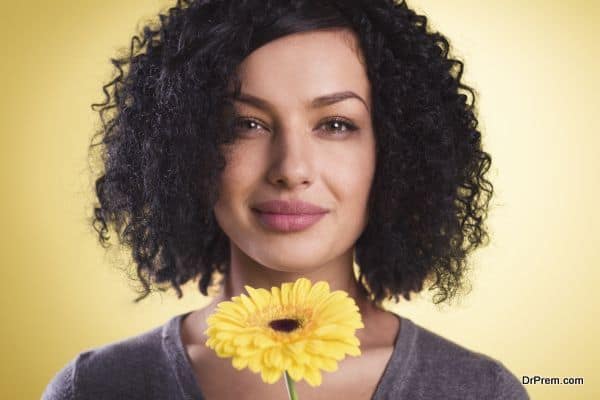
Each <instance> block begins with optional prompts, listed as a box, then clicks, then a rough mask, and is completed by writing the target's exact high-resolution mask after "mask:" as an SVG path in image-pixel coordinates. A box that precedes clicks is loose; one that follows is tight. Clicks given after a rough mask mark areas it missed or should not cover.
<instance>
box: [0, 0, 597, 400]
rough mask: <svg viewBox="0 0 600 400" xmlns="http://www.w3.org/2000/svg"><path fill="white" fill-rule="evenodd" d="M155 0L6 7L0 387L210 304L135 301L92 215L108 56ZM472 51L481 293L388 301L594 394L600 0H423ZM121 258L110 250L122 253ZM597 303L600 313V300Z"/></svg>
mask: <svg viewBox="0 0 600 400" xmlns="http://www.w3.org/2000/svg"><path fill="white" fill-rule="evenodd" d="M169 4H171V3H170V2H166V1H164V0H163V1H158V0H152V1H148V0H127V1H123V0H119V1H116V0H104V1H102V2H98V1H90V0H78V1H65V0H63V1H44V2H42V1H28V2H17V1H15V2H10V3H8V2H4V4H3V7H2V9H3V10H2V14H3V18H2V23H1V24H0V29H1V33H2V38H3V40H2V45H1V46H2V53H1V54H2V61H0V76H1V77H2V78H0V79H1V80H2V82H1V84H2V89H1V90H2V91H1V97H0V110H1V111H0V113H1V116H0V117H1V118H0V127H1V139H0V140H1V146H0V149H1V150H0V151H1V157H0V160H1V161H0V162H1V166H0V174H1V176H0V178H1V179H0V182H2V196H1V200H0V201H1V206H0V216H1V221H2V230H1V235H2V236H1V240H0V246H1V253H0V254H1V259H0V261H1V263H2V269H1V271H2V279H1V282H2V284H3V285H4V287H3V289H2V291H1V296H2V298H1V300H2V323H3V326H2V354H3V357H2V362H1V363H0V377H1V378H0V379H1V384H0V397H1V398H6V399H17V398H18V399H37V398H39V397H40V395H41V392H42V390H43V388H44V387H45V385H46V384H47V383H48V381H49V380H50V379H51V378H52V377H53V375H54V374H55V373H56V372H57V371H58V370H59V369H60V368H62V367H63V366H64V365H65V364H66V363H67V361H69V360H70V359H71V358H73V357H74V356H75V355H76V354H77V353H79V352H81V351H83V350H85V349H87V348H89V347H93V346H98V345H102V344H106V343H109V342H111V341H115V340H119V339H122V338H125V337H128V336H131V335H134V334H138V333H141V332H143V331H145V330H148V329H150V328H152V327H155V326H157V325H160V324H163V323H164V322H166V320H167V319H168V318H170V317H171V316H173V315H175V314H178V313H181V312H184V311H187V310H189V309H192V308H196V307H200V306H201V305H203V304H204V302H205V299H203V298H202V297H201V296H200V295H199V294H197V292H196V291H195V284H190V285H188V286H187V287H186V290H185V291H184V292H185V293H186V295H185V296H184V297H183V299H181V300H177V299H176V295H175V293H174V292H172V291H170V292H167V293H165V294H163V295H162V296H161V295H158V294H156V295H153V296H152V297H150V298H147V299H146V300H145V301H143V302H142V303H141V304H138V305H135V304H133V303H132V300H133V298H134V297H135V294H134V292H133V291H132V289H131V287H130V285H129V282H128V281H127V279H126V278H125V276H124V275H123V273H122V272H120V271H119V270H118V269H117V268H116V267H114V266H113V264H111V260H113V261H114V259H115V254H114V253H109V254H108V255H105V253H104V250H102V248H101V247H100V246H99V245H98V244H97V243H96V238H95V236H94V234H93V232H92V231H91V228H90V227H89V226H88V225H87V224H86V218H87V217H88V215H89V213H90V210H91V208H90V207H91V202H92V200H93V198H92V196H91V194H92V190H91V178H90V176H89V175H88V173H87V160H86V149H87V144H88V142H89V137H90V135H91V133H92V131H93V129H94V128H95V127H96V126H97V123H98V121H97V118H96V114H95V113H94V112H92V111H91V110H90V108H89V104H90V103H92V102H95V101H100V100H102V99H103V96H102V92H101V84H102V83H105V82H106V81H107V79H108V78H109V77H110V76H111V74H112V66H111V65H110V64H109V61H108V58H109V57H111V56H114V55H115V51H116V50H118V49H119V48H120V47H121V46H125V45H128V43H129V37H130V36H131V34H132V33H133V32H134V29H135V28H136V26H137V23H138V21H142V20H143V18H148V17H151V16H152V15H154V14H156V12H157V11H159V10H161V9H163V7H165V6H167V5H169ZM409 5H411V6H413V7H415V8H416V9H417V10H419V11H422V12H425V13H426V14H427V15H428V16H429V21H430V22H431V23H432V24H433V27H434V28H435V29H438V30H440V31H441V32H442V33H444V34H446V35H447V36H448V37H449V38H450V41H451V43H452V44H453V48H454V54H455V55H456V56H459V57H461V58H464V60H465V63H466V69H465V74H464V78H465V80H466V82H467V83H469V84H471V85H472V86H474V87H475V88H476V89H477V91H478V92H479V94H480V97H479V98H478V105H479V109H480V114H479V116H480V118H479V119H480V127H481V128H482V130H483V135H484V145H485V146H486V147H487V150H488V151H489V152H490V153H491V154H492V156H493V167H492V175H491V178H492V179H493V183H494V184H495V188H496V197H495V198H494V202H493V205H492V209H491V214H490V219H489V226H490V228H491V230H492V241H491V244H490V245H489V246H488V247H485V248H483V249H481V250H480V251H479V252H477V253H476V257H475V258H474V259H473V263H474V265H475V272H474V274H473V275H472V281H473V290H472V292H471V293H470V295H468V296H467V297H466V298H465V299H464V301H463V302H462V303H461V304H458V305H455V306H453V307H445V308H443V309H437V308H436V307H434V306H433V305H432V304H431V302H430V301H429V298H428V297H427V296H423V297H422V298H421V299H417V300H416V301H415V302H414V303H411V304H404V303H401V304H400V305H398V306H393V307H392V308H393V309H394V310H395V311H396V312H398V313H400V314H401V315H404V316H406V317H409V318H411V319H412V320H413V321H415V322H417V323H419V324H421V325H422V326H425V327H427V328H429V329H431V330H433V331H435V332H438V333H440V334H442V335H443V336H445V337H447V338H449V339H451V340H454V341H456V342H458V343H460V344H462V345H464V346H466V347H469V348H471V349H474V350H477V351H480V352H483V353H485V354H488V355H490V356H492V357H495V358H497V359H499V360H501V361H502V362H503V363H504V364H505V365H506V366H507V367H508V368H509V369H510V370H511V371H512V372H514V373H515V375H517V376H518V377H521V376H522V375H530V376H531V375H542V376H547V377H553V376H556V377H565V376H580V377H584V378H585V384H584V385H582V386H550V385H545V386H543V385H536V386H532V385H529V386H527V390H528V392H529V393H530V395H531V396H532V398H535V399H592V398H599V397H598V396H600V369H599V368H600V367H598V362H599V361H600V357H599V355H600V350H599V346H598V344H597V338H598V337H599V336H600V322H598V320H597V316H598V312H597V309H598V303H599V301H598V300H599V299H600V295H599V294H598V285H599V283H600V280H599V278H600V273H599V272H598V261H600V256H599V255H598V245H599V244H600V243H599V241H598V233H597V226H598V225H599V223H600V218H599V217H598V209H597V208H595V207H594V206H595V205H597V204H598V203H599V198H598V197H599V196H598V195H599V191H600V185H599V182H600V179H599V175H600V174H599V169H600V161H599V159H598V151H599V149H600V140H599V133H600V132H599V128H600V123H599V122H598V121H599V118H600V104H599V101H598V98H599V95H598V93H600V84H599V79H598V72H599V71H600V62H599V60H600V56H599V54H600V46H599V44H598V43H599V41H598V37H600V28H598V26H599V25H600V2H596V1H571V2H556V3H554V2H550V1H541V0H537V1H531V0H530V1H506V0H503V1H500V0H488V1H485V2H483V1H475V0H455V1H452V2H446V1H438V0H418V1H412V2H409ZM111 254H112V255H111ZM594 310H596V312H594Z"/></svg>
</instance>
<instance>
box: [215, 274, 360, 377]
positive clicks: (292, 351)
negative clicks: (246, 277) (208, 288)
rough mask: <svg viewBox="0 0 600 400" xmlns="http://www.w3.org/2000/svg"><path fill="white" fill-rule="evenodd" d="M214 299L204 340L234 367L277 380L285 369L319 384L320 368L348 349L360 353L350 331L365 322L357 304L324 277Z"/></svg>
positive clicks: (329, 368)
mask: <svg viewBox="0 0 600 400" xmlns="http://www.w3.org/2000/svg"><path fill="white" fill-rule="evenodd" d="M244 288H245V289H246V291H247V292H248V293H249V295H250V296H249V297H248V296H246V295H245V294H242V295H240V296H235V297H232V299H231V300H232V301H223V302H221V303H219V304H218V306H217V311H216V312H215V313H213V314H212V315H210V316H209V317H208V318H207V320H206V321H207V323H208V329H207V330H206V331H205V334H206V335H207V336H208V337H209V339H208V340H207V342H206V344H207V346H208V347H209V348H211V349H213V350H215V352H216V353H217V355H218V356H219V357H221V358H226V357H232V365H233V367H234V368H236V369H237V370H241V369H243V368H246V367H248V368H249V369H250V370H251V371H252V372H254V373H259V372H260V373H261V378H262V380H263V381H264V382H266V383H275V382H277V381H278V380H279V378H280V377H281V375H282V373H283V372H285V371H287V373H288V374H289V376H290V377H291V378H292V379H293V380H294V381H299V380H301V379H305V380H306V382H307V383H308V384H309V385H311V386H313V387H315V386H319V385H320V384H321V372H320V370H321V369H322V370H324V371H328V372H332V371H335V370H337V368H338V365H337V362H338V361H340V360H342V359H344V358H345V356H346V354H349V355H352V356H359V355H360V354H361V353H360V348H359V346H360V342H359V340H358V338H357V337H356V336H355V335H354V334H355V331H356V329H360V328H364V325H363V323H362V320H361V315H360V313H359V312H358V306H357V305H356V303H355V302H354V299H352V298H351V297H349V296H348V293H346V292H345V291H343V290H336V291H335V292H332V293H330V291H329V284H328V283H327V282H324V281H320V282H318V283H316V284H315V285H314V286H312V285H311V282H310V281H309V280H308V279H306V278H300V279H298V280H297V281H296V282H294V283H291V282H286V283H284V284H282V285H281V288H279V287H275V286H274V287H272V288H271V292H269V291H268V290H266V289H254V288H252V287H250V286H248V285H246V286H244Z"/></svg>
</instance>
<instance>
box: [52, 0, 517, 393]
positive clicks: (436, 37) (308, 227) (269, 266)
mask: <svg viewBox="0 0 600 400" xmlns="http://www.w3.org/2000/svg"><path fill="white" fill-rule="evenodd" d="M426 22H427V19H426V18H425V17H424V16H419V15H417V14H416V13H415V12H414V11H412V10H411V9H410V8H409V7H408V6H407V5H406V4H405V3H401V4H400V3H393V2H392V1H391V0H376V1H375V0H369V1H349V0H345V1H343V0H330V1H314V0H313V1H310V0H305V1H292V0H290V1H279V2H270V1H258V0H257V1H230V0H225V1H214V0H202V1H191V2H178V3H177V6H175V7H173V8H171V9H169V12H168V15H161V16H160V23H159V24H157V25H156V26H152V25H148V26H146V27H145V28H144V30H143V35H141V38H138V37H134V38H133V40H132V47H131V51H130V54H128V55H127V56H125V57H122V58H119V59H115V60H113V63H114V64H115V65H116V67H117V68H118V70H119V72H120V73H119V76H118V77H117V78H115V80H113V81H112V82H110V83H109V84H107V85H106V86H105V92H106V93H107V99H106V102H104V103H102V104H97V105H95V106H96V107H97V109H98V110H99V112H100V116H101V117H102V121H103V129H102V131H101V132H99V137H100V138H101V141H100V143H98V144H92V147H93V148H95V146H96V145H99V146H100V149H101V150H102V151H103V153H102V154H103V156H104V157H103V162H104V171H103V174H102V175H101V176H100V177H99V178H98V180H97V181H96V193H97V196H98V199H99V203H100V204H99V206H98V207H97V208H95V218H94V221H93V222H94V224H95V226H96V227H97V230H98V232H99V237H100V240H101V242H102V243H105V242H107V240H108V227H109V226H111V225H112V227H113V228H114V229H115V230H116V231H117V232H119V233H120V236H119V237H120V239H121V241H122V243H124V244H127V245H129V246H131V249H132V254H133V257H134V259H135V261H136V264H137V272H138V276H139V278H140V282H141V283H142V285H143V287H144V293H143V295H142V296H141V297H139V298H138V299H136V301H139V300H141V299H143V298H144V297H145V296H147V295H148V294H149V293H150V292H151V285H152V284H155V285H157V286H159V289H160V290H165V289H164V285H163V284H167V285H170V286H171V287H173V288H174V289H175V290H176V291H177V293H178V296H179V297H181V296H182V292H181V289H180V285H182V284H184V283H185V282H187V281H189V280H190V279H195V278H199V289H200V291H201V293H202V294H204V295H208V294H209V293H208V288H209V286H211V284H213V283H214V281H215V278H216V277H217V276H221V277H222V280H220V281H218V282H217V283H215V285H217V286H218V290H217V294H216V296H215V297H214V299H213V301H212V302H211V303H210V304H209V305H208V306H207V307H205V308H202V309H199V310H195V311H192V312H188V313H185V314H182V315H177V316H175V317H173V318H172V319H170V320H169V321H167V322H166V323H165V324H164V325H163V326H160V327H157V328H155V329H153V330H151V331H148V332H145V333H143V334H140V335H138V336H136V337H132V338H127V339H124V340H122V341H120V342H117V343H111V344H108V345H105V346H102V347H100V348H95V349H90V350H88V351H86V352H82V353H81V354H79V355H78V356H77V357H76V358H74V359H73V360H72V361H71V362H70V363H69V364H68V365H67V366H65V367H64V368H63V369H62V370H61V371H60V372H59V373H58V374H57V376H56V377H55V378H54V379H53V381H52V382H50V384H49V385H48V387H47V388H46V391H45V393H44V398H45V399H59V398H61V399H62V398H74V397H73V396H77V398H81V399H87V398H90V399H91V398H95V399H97V398H106V399H113V398H114V399H117V398H127V399H164V398H169V399H192V398H193V399H274V398H283V396H285V391H284V387H283V385H268V384H265V383H263V382H262V381H261V380H260V376H259V375H257V374H254V373H252V372H250V371H249V370H247V369H245V370H242V371H238V370H235V369H234V368H233V367H232V366H231V362H230V360H228V359H221V358H219V357H217V356H216V354H215V353H214V351H212V350H210V349H208V348H207V347H206V339H207V338H206V336H205V335H204V331H205V330H206V327H207V324H206V317H207V316H208V315H209V314H211V313H212V312H214V311H215V308H216V305H217V304H218V303H219V302H222V301H225V300H229V299H231V298H232V297H233V296H237V295H239V294H241V293H242V292H244V289H243V288H244V285H250V286H252V287H255V288H259V287H262V288H267V289H270V288H271V287H272V286H279V285H280V284H281V283H282V282H290V281H295V280H296V279H297V278H299V277H307V278H309V279H310V280H311V281H312V282H313V283H314V282H317V281H327V282H328V283H329V285H330V287H331V290H344V291H346V292H347V293H348V294H349V295H350V296H351V297H352V298H353V299H354V300H355V302H356V304H357V305H358V307H359V310H360V313H361V316H362V320H363V323H364V325H365V328H364V329H360V330H359V331H358V332H357V337H358V339H359V340H360V343H361V355H360V356H359V357H350V358H346V359H344V360H343V361H342V362H340V363H339V368H338V370H337V371H335V372H332V373H327V374H325V375H324V376H323V383H322V384H321V385H320V386H319V387H318V388H312V387H310V386H308V385H307V384H306V382H304V381H300V382H298V383H297V384H296V388H297V391H298V394H299V397H300V399H304V400H306V399H330V398H333V396H343V397H344V398H346V399H371V398H373V399H396V398H398V399H400V398H402V399H436V398H440V399H441V398H444V399H448V398H457V399H458V398H460V399H483V398H485V399H509V398H510V399H526V398H528V397H527V394H526V392H525V390H524V388H523V386H522V385H521V384H520V383H519V381H518V379H517V378H516V377H515V376H514V375H513V374H512V373H511V372H510V371H509V370H508V369H507V368H506V367H505V366H504V365H503V364H502V363H501V362H500V361H497V360H495V359H493V358H491V357H489V356H486V355H483V354H481V353H476V352H474V351H471V350H468V349H466V348H464V347H462V346H460V345H458V344H456V343H453V342H451V341H449V340H447V339H444V338H443V337H441V336H439V335H437V334H435V333H433V332H430V331H428V330H426V329H425V328H423V327H421V326H419V325H417V324H415V323H413V322H412V321H411V320H410V319H407V318H404V317H401V316H398V315H396V314H394V313H391V312H389V311H386V310H385V309H384V308H383V307H382V306H381V302H382V301H383V300H384V299H386V298H388V299H389V298H394V299H395V300H396V301H398V300H399V296H400V295H402V296H403V297H404V298H405V299H407V300H410V294H411V292H419V291H421V290H422V288H423V285H424V284H425V283H427V282H429V283H431V284H432V285H431V288H436V289H437V290H438V292H437V297H436V302H438V303H439V302H442V301H446V300H450V299H451V298H452V297H454V296H456V295H457V293H458V292H459V290H460V289H462V288H463V287H464V278H465V276H464V271H465V269H466V256H467V254H468V253H469V252H470V251H472V250H474V249H475V248H476V247H477V246H479V245H481V244H482V243H483V242H484V241H485V239H486V236H487V234H486V231H485V228H484V225H483V219H484V217H485V215H486V208H487V205H488V202H489V199H490V197H491V195H492V185H491V184H490V183H489V182H488V181H487V180H486V179H485V177H484V175H485V173H486V172H487V171H488V169H489V166H490V161H491V158H490V156H489V154H488V153H486V152H484V151H483V150H482V149H481V141H480V132H479V131H477V130H476V126H477V119H476V118H475V115H474V106H473V104H471V105H469V104H467V102H466V100H467V96H466V95H465V94H462V93H460V92H459V89H463V90H466V91H467V92H469V93H471V95H473V91H472V89H471V88H469V87H468V86H465V85H464V84H462V83H461V82H460V77H461V73H462V63H461V62H460V61H457V60H453V59H450V58H448V51H449V44H448V41H447V39H446V38H445V37H444V36H442V35H441V34H439V33H431V32H427V29H426V27H427V25H426ZM123 67H126V70H125V69H124V68H123ZM454 67H458V71H455V70H454ZM354 262H356V264H357V265H358V266H359V268H358V276H356V275H355V270H354V268H353V266H354ZM161 285H162V287H161Z"/></svg>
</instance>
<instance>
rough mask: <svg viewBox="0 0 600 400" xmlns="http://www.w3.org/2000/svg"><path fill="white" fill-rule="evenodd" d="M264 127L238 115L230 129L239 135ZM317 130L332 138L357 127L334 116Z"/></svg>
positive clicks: (256, 121)
mask: <svg viewBox="0 0 600 400" xmlns="http://www.w3.org/2000/svg"><path fill="white" fill-rule="evenodd" d="M265 125H266V124H263V122H262V121H260V120H258V119H256V118H253V117H245V116H241V115H238V116H236V117H235V118H234V120H233V124H232V127H233V130H234V131H235V132H238V133H239V132H246V131H253V130H256V126H260V127H262V129H265V128H264V126H265ZM330 128H333V129H330ZM319 129H320V130H322V131H324V132H327V133H331V135H332V136H345V135H349V134H351V133H353V132H355V131H357V130H358V127H357V126H356V125H355V124H353V123H352V122H350V121H349V120H348V119H346V118H343V117H339V116H334V117H330V118H327V119H325V120H324V121H322V122H320V123H319Z"/></svg>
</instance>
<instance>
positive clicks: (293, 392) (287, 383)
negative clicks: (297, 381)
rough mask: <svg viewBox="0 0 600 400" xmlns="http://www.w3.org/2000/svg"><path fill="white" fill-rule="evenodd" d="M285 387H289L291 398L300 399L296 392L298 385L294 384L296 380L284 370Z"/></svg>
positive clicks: (292, 399)
mask: <svg viewBox="0 0 600 400" xmlns="http://www.w3.org/2000/svg"><path fill="white" fill-rule="evenodd" d="M284 377H285V387H286V388H287V393H288V397H289V399H290V400H299V399H298V393H296V387H295V386H294V380H293V379H292V378H291V377H290V375H289V374H288V372H287V371H284Z"/></svg>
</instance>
